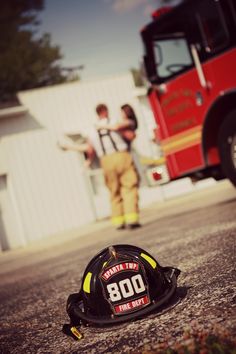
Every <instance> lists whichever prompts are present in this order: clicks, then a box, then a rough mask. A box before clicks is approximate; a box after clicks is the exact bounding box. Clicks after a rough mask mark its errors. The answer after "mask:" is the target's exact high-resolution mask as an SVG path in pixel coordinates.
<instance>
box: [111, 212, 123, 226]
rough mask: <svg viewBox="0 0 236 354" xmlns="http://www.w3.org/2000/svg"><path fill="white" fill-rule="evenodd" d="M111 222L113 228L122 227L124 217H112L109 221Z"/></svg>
mask: <svg viewBox="0 0 236 354" xmlns="http://www.w3.org/2000/svg"><path fill="white" fill-rule="evenodd" d="M111 221H112V224H113V225H114V226H119V225H123V224H124V222H125V217H124V216H123V215H121V216H114V217H113V218H112V219H111Z"/></svg>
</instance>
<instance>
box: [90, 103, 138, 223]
mask: <svg viewBox="0 0 236 354" xmlns="http://www.w3.org/2000/svg"><path fill="white" fill-rule="evenodd" d="M96 112H97V115H98V118H99V119H98V123H97V128H98V129H96V128H94V129H93V131H91V133H90V134H89V137H88V146H89V148H88V151H90V153H88V155H90V156H91V155H92V151H94V152H96V154H97V156H98V158H99V160H100V164H101V167H102V169H103V172H104V177H105V182H106V185H107V187H108V189H109V191H110V198H111V209H112V223H113V225H114V226H115V227H116V228H117V229H123V228H125V227H127V228H129V229H134V228H137V227H139V226H140V224H139V209H138V175H137V172H136V169H135V166H134V163H133V159H132V156H131V154H130V153H129V151H128V144H127V143H126V142H125V141H124V139H123V138H122V137H121V135H120V134H119V133H117V132H115V131H110V130H107V129H102V124H109V122H110V120H109V117H108V108H107V106H106V105H104V104H99V105H98V106H97V107H96ZM110 123H111V124H112V122H110ZM99 126H100V129H99Z"/></svg>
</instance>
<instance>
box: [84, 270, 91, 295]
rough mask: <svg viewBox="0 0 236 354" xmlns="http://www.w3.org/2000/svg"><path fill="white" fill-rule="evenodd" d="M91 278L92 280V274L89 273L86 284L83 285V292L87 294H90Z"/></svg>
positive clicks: (85, 280)
mask: <svg viewBox="0 0 236 354" xmlns="http://www.w3.org/2000/svg"><path fill="white" fill-rule="evenodd" d="M91 278H92V273H91V272H88V273H87V275H86V277H85V279H84V284H83V290H84V292H85V293H88V294H89V293H90V283H91Z"/></svg>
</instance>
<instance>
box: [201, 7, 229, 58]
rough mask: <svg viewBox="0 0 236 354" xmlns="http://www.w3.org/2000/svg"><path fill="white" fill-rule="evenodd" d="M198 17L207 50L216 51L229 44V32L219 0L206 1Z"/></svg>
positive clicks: (209, 51)
mask: <svg viewBox="0 0 236 354" xmlns="http://www.w3.org/2000/svg"><path fill="white" fill-rule="evenodd" d="M196 18H197V22H198V26H199V29H200V32H201V36H202V41H203V45H204V48H205V50H206V52H208V53H214V52H216V51H218V50H220V49H222V48H224V47H225V46H227V45H228V42H229V33H228V29H227V25H226V22H225V19H224V14H223V12H222V9H221V6H220V3H219V2H218V1H217V2H216V1H207V2H206V3H205V2H204V6H202V8H200V9H199V11H198V12H197V14H196Z"/></svg>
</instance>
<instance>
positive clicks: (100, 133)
mask: <svg viewBox="0 0 236 354" xmlns="http://www.w3.org/2000/svg"><path fill="white" fill-rule="evenodd" d="M98 136H99V139H100V143H101V146H102V151H103V154H104V155H106V149H105V146H104V143H103V137H104V136H108V137H109V138H110V141H111V143H112V146H113V148H114V150H115V151H119V149H118V148H117V146H116V143H115V142H114V139H113V138H112V135H111V132H110V131H109V130H106V131H105V132H104V133H102V132H101V130H98Z"/></svg>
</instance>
